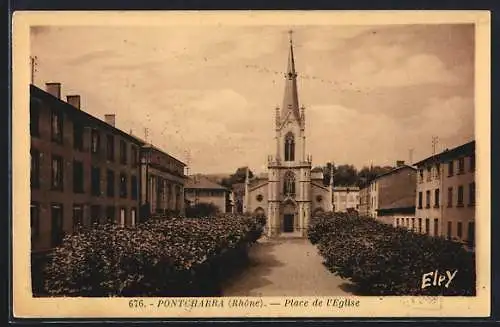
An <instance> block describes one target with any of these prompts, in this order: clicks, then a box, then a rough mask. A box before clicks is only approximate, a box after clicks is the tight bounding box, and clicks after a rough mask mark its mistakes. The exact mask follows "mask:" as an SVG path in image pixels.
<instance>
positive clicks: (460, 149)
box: [413, 140, 476, 167]
mask: <svg viewBox="0 0 500 327" xmlns="http://www.w3.org/2000/svg"><path fill="white" fill-rule="evenodd" d="M475 151H476V141H475V140H474V141H470V142H468V143H465V144H462V145H460V146H457V147H456V148H453V149H451V150H448V149H446V150H444V151H443V152H441V153H438V154H435V155H433V156H430V157H428V158H425V159H423V160H420V161H419V162H416V163H414V164H413V165H414V166H417V167H419V166H424V165H426V164H428V163H436V162H446V161H449V160H451V159H455V158H458V157H461V156H464V155H473V154H474V153H475Z"/></svg>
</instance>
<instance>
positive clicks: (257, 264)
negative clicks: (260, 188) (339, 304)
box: [222, 235, 352, 296]
mask: <svg viewBox="0 0 500 327" xmlns="http://www.w3.org/2000/svg"><path fill="white" fill-rule="evenodd" d="M286 236H288V235H286ZM286 236H285V237H272V238H268V237H262V238H261V239H259V241H258V242H257V243H256V244H254V245H253V246H252V247H251V248H250V250H249V254H248V255H249V262H248V264H247V265H246V267H244V268H243V269H242V270H241V271H240V272H239V273H238V274H237V275H235V276H232V277H231V278H230V279H229V280H227V281H226V282H225V283H224V285H222V296H346V295H351V294H352V293H351V292H350V285H351V284H350V283H349V282H348V281H347V280H344V279H342V278H340V277H338V276H335V275H334V274H332V273H331V272H329V271H328V270H327V269H326V267H325V266H324V265H323V258H322V257H321V256H320V255H319V254H318V250H317V248H316V247H315V246H313V245H312V244H311V243H310V242H309V240H308V239H307V238H303V237H300V238H299V237H286Z"/></svg>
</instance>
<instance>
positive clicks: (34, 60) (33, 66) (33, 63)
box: [30, 56, 38, 84]
mask: <svg viewBox="0 0 500 327" xmlns="http://www.w3.org/2000/svg"><path fill="white" fill-rule="evenodd" d="M37 60H38V57H37V56H30V65H31V84H35V73H36V72H37V70H36V66H37V65H38V63H37Z"/></svg>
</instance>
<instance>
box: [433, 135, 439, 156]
mask: <svg viewBox="0 0 500 327" xmlns="http://www.w3.org/2000/svg"><path fill="white" fill-rule="evenodd" d="M438 143H439V138H438V137H437V136H433V137H432V155H435V154H436V145H437V144H438Z"/></svg>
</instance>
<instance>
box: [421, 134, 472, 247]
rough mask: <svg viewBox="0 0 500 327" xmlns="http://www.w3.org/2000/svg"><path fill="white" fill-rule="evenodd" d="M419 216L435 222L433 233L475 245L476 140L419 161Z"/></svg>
mask: <svg viewBox="0 0 500 327" xmlns="http://www.w3.org/2000/svg"><path fill="white" fill-rule="evenodd" d="M415 166H417V168H418V183H417V196H416V206H417V210H416V216H417V217H418V219H422V220H424V221H425V222H426V225H427V222H429V224H431V225H432V227H431V228H430V232H429V234H430V235H433V236H444V237H447V238H449V239H454V240H456V241H459V242H464V243H467V244H468V245H469V246H471V247H473V246H474V244H475V203H476V184H475V170H476V157H475V141H472V142H469V143H466V144H463V145H461V146H458V147H456V148H453V149H451V150H445V151H443V152H441V153H439V154H436V155H434V156H431V157H428V158H425V159H423V160H421V161H419V162H417V163H416V164H415Z"/></svg>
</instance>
